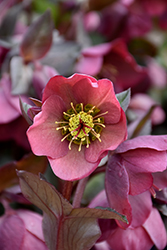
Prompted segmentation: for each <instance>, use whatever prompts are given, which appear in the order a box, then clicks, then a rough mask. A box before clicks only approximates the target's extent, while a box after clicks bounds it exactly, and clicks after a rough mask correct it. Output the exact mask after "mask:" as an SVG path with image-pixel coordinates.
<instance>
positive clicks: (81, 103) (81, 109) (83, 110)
mask: <svg viewBox="0 0 167 250" xmlns="http://www.w3.org/2000/svg"><path fill="white" fill-rule="evenodd" d="M80 104H81V110H82V111H84V109H83V103H80Z"/></svg>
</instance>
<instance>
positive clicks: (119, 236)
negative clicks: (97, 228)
mask: <svg viewBox="0 0 167 250" xmlns="http://www.w3.org/2000/svg"><path fill="white" fill-rule="evenodd" d="M107 242H108V244H109V246H110V247H111V249H117V250H123V249H125V250H141V249H144V250H150V249H151V247H152V246H153V242H152V241H151V239H150V237H149V235H148V234H147V233H146V231H145V230H144V228H142V227H138V228H135V229H130V228H128V229H126V230H122V229H121V228H118V229H117V230H116V231H115V232H114V233H113V234H112V235H111V236H110V237H109V238H108V240H107Z"/></svg>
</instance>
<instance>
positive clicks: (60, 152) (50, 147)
mask: <svg viewBox="0 0 167 250" xmlns="http://www.w3.org/2000/svg"><path fill="white" fill-rule="evenodd" d="M65 110H66V108H65V104H64V102H63V100H62V99H61V98H60V97H59V96H56V95H51V96H50V97H49V98H48V99H47V100H46V101H45V103H44V104H43V106H42V111H41V112H40V113H39V114H38V115H36V116H35V119H34V123H33V125H32V126H31V127H30V128H29V129H28V131H27V136H28V139H29V141H30V143H31V148H32V151H33V153H34V154H36V155H46V156H49V157H52V158H58V157H63V156H64V155H66V154H67V152H68V150H69V149H68V142H67V141H66V140H65V141H63V142H61V139H62V137H63V136H62V134H61V132H60V131H57V130H56V127H57V125H56V124H55V122H56V121H60V120H61V119H62V115H63V112H64V111H65Z"/></svg>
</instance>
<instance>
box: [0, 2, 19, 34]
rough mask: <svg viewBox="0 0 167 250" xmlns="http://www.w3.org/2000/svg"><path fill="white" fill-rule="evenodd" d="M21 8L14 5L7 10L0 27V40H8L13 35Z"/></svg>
mask: <svg viewBox="0 0 167 250" xmlns="http://www.w3.org/2000/svg"><path fill="white" fill-rule="evenodd" d="M22 8H23V6H22V4H16V5H15V6H13V7H11V8H10V9H9V10H8V12H7V14H6V15H5V17H4V18H3V20H2V23H1V25H0V38H2V39H9V38H10V37H11V36H12V35H13V31H14V28H15V25H16V21H17V18H18V15H19V12H20V11H21V10H22ZM1 11H2V9H1Z"/></svg>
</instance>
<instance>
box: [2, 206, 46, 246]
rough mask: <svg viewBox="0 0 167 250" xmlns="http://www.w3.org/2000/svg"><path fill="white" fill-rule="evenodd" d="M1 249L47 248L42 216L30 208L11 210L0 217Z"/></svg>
mask: <svg viewBox="0 0 167 250" xmlns="http://www.w3.org/2000/svg"><path fill="white" fill-rule="evenodd" d="M0 243H1V245H0V249H1V250H6V249H13V250H18V249H20V250H29V249H32V248H33V249H36V250H47V249H48V248H47V247H46V245H45V242H44V237H43V232H42V216H41V215H39V214H37V213H34V212H31V211H29V210H23V209H19V210H10V211H7V212H6V214H5V215H3V216H2V217H0Z"/></svg>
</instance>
